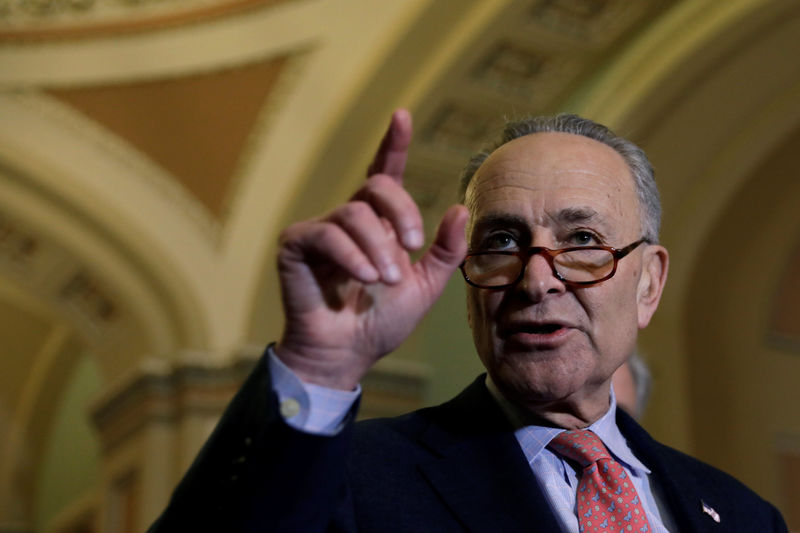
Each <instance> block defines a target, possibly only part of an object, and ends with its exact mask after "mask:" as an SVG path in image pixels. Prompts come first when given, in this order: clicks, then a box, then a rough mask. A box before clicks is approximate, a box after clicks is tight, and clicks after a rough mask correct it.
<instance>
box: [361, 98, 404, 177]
mask: <svg viewBox="0 0 800 533" xmlns="http://www.w3.org/2000/svg"><path fill="white" fill-rule="evenodd" d="M411 131H412V126H411V113H409V112H408V110H406V109H398V110H396V111H395V112H394V113H392V120H391V122H390V123H389V129H387V130H386V134H385V135H384V136H383V140H382V141H381V145H380V146H379V147H378V151H377V152H376V153H375V158H374V159H373V160H372V164H370V166H369V168H368V169H367V177H369V176H373V175H375V174H386V175H388V176H391V177H392V178H393V179H394V180H396V181H397V182H398V183H402V181H403V171H404V170H405V168H406V159H407V157H408V147H409V145H410V144H411Z"/></svg>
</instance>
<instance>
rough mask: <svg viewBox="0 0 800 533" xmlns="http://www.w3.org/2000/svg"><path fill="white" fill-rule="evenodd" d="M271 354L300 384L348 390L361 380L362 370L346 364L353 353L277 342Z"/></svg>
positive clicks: (351, 358)
mask: <svg viewBox="0 0 800 533" xmlns="http://www.w3.org/2000/svg"><path fill="white" fill-rule="evenodd" d="M273 350H274V353H275V356H276V357H277V358H278V359H280V360H281V362H282V363H283V364H284V365H286V366H287V367H288V368H289V369H291V371H292V372H294V374H295V375H296V376H297V377H298V378H300V381H302V382H303V383H308V384H313V385H319V386H322V387H328V388H331V389H338V390H343V391H352V390H354V389H355V388H356V387H357V386H358V383H359V382H360V381H361V377H362V376H363V375H364V374H365V373H366V369H365V370H364V371H361V370H360V369H359V368H358V365H354V364H352V363H350V361H352V360H353V359H354V357H353V354H339V353H334V351H332V350H319V349H309V348H306V347H300V348H296V347H294V346H292V345H290V344H289V343H284V342H283V341H281V342H280V343H278V344H276V345H275V346H274V348H273Z"/></svg>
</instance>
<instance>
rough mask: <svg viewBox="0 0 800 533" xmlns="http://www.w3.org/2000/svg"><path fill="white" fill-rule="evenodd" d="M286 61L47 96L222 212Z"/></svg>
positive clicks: (216, 212)
mask: <svg viewBox="0 0 800 533" xmlns="http://www.w3.org/2000/svg"><path fill="white" fill-rule="evenodd" d="M287 61H288V58H287V57H281V58H276V59H271V60H266V61H261V62H259V63H255V64H252V65H248V66H244V67H240V68H234V69H229V70H224V71H218V72H212V73H206V74H200V75H194V76H187V77H182V78H176V79H162V80H155V81H145V82H134V83H124V84H118V85H110V86H99V87H83V88H72V89H56V90H51V91H49V93H50V95H52V96H54V97H56V98H58V99H59V100H61V101H62V102H64V103H66V104H68V105H70V106H72V107H74V108H75V109H77V110H79V111H81V112H82V113H84V114H85V115H86V116H88V117H90V118H91V119H92V120H94V121H96V122H98V123H100V124H101V125H103V126H104V127H105V128H106V129H107V130H108V131H110V132H113V133H114V134H116V135H117V136H119V137H120V138H122V139H124V140H126V141H127V142H128V143H130V144H131V145H133V146H134V147H136V148H137V149H138V150H139V151H141V152H143V153H144V154H146V155H147V156H148V157H149V158H150V159H151V160H153V161H155V162H156V163H157V164H159V165H160V166H161V167H162V168H164V169H165V170H167V171H168V172H169V173H170V174H171V175H172V176H173V177H174V178H175V179H177V180H178V181H179V182H180V183H181V184H182V185H183V186H184V187H185V188H186V189H187V190H188V191H189V192H190V193H191V194H192V195H194V197H195V198H196V199H197V200H198V201H199V202H201V203H202V204H203V205H204V206H205V207H206V208H207V209H208V210H209V211H210V212H211V213H212V214H213V215H215V216H217V217H219V216H220V215H221V214H222V212H223V209H224V206H225V199H226V197H227V194H228V192H229V187H231V185H232V182H233V178H234V175H235V173H236V169H237V166H238V164H239V162H240V158H241V156H242V154H243V152H245V149H246V147H247V141H248V139H249V137H250V134H251V133H252V132H253V128H254V126H255V124H256V123H257V119H258V117H259V112H260V111H261V109H262V108H263V107H264V105H265V102H266V101H267V99H268V97H269V95H270V94H271V92H272V90H273V88H274V87H275V84H276V82H277V80H278V78H279V77H280V75H281V73H282V72H283V70H284V67H285V66H286V64H287Z"/></svg>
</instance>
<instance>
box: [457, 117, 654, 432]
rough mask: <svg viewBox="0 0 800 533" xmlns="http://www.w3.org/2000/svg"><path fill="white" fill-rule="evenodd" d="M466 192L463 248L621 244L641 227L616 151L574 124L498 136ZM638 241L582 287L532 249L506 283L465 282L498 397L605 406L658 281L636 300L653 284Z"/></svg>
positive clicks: (476, 332)
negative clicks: (574, 130)
mask: <svg viewBox="0 0 800 533" xmlns="http://www.w3.org/2000/svg"><path fill="white" fill-rule="evenodd" d="M465 203H466V205H467V207H468V208H469V210H470V215H471V216H470V223H469V226H468V228H467V234H468V235H467V238H468V241H469V245H470V250H471V251H477V250H487V249H496V250H506V249H526V248H528V247H530V246H544V247H547V248H551V249H559V248H566V247H571V246H590V245H604V246H612V247H615V248H622V247H624V246H627V245H629V244H630V243H632V242H634V241H636V240H638V239H640V238H641V237H642V234H641V224H640V216H639V203H638V201H637V197H636V192H635V189H634V184H633V178H632V177H631V174H630V171H629V169H628V167H627V165H626V164H625V161H624V160H623V159H622V157H621V156H620V155H619V154H617V153H616V152H615V151H614V150H613V149H611V148H610V147H608V146H606V145H604V144H602V143H599V142H597V141H594V140H592V139H588V138H586V137H582V136H578V135H571V134H566V133H538V134H533V135H527V136H524V137H521V138H519V139H516V140H514V141H512V142H510V143H508V144H505V145H503V146H502V147H500V148H499V149H498V150H496V151H495V152H494V153H493V154H492V155H491V156H490V157H489V158H488V159H487V160H486V162H484V164H483V165H482V166H481V167H480V169H478V172H477V173H476V174H475V176H474V177H473V179H472V182H471V183H470V185H469V188H468V189H467V195H466V202H465ZM647 248H649V247H648V246H647V245H642V246H639V247H638V248H636V249H635V250H634V251H633V252H631V253H630V255H628V256H627V257H625V258H624V259H622V260H621V261H620V262H619V264H618V266H617V272H616V274H615V275H614V277H612V278H611V279H609V280H607V281H604V282H602V283H600V284H597V285H594V286H591V287H584V288H575V287H570V286H567V285H565V284H564V283H562V282H561V281H559V280H558V279H557V278H556V277H555V276H554V275H553V272H552V269H551V268H550V266H549V265H548V264H547V262H546V261H545V259H544V258H543V257H542V256H540V255H535V256H533V257H532V258H531V259H530V260H529V261H528V263H527V266H526V270H525V276H524V277H523V279H522V280H521V281H520V282H519V283H517V284H516V285H515V286H513V287H510V288H507V289H501V290H487V289H478V288H475V287H471V286H470V287H469V288H468V293H467V304H468V312H469V321H470V326H471V328H472V333H473V337H474V340H475V345H476V348H477V350H478V354H479V355H480V358H481V360H482V361H483V364H484V366H485V367H486V369H487V370H488V372H489V374H490V375H491V377H492V379H493V380H494V382H495V383H496V384H497V386H498V387H499V388H500V390H501V391H502V392H503V394H504V395H505V396H506V397H507V398H508V399H509V400H512V401H514V402H516V403H518V404H520V405H523V406H527V407H530V408H533V409H534V410H535V409H536V408H537V407H538V406H548V405H567V406H571V407H569V408H568V410H570V409H573V410H576V411H580V412H581V413H582V414H581V416H584V417H589V418H591V417H593V416H594V415H595V414H597V413H589V412H588V411H591V410H595V411H596V410H598V409H599V410H600V411H601V412H602V411H604V410H605V409H606V408H607V407H608V384H609V380H610V378H611V375H612V374H613V373H614V370H615V369H616V368H617V367H618V366H619V365H620V364H621V363H622V362H623V361H624V360H625V359H626V358H627V357H628V355H630V353H631V352H632V351H633V349H634V345H635V341H636V336H637V331H638V328H640V327H644V326H645V325H646V324H647V322H648V321H649V319H650V316H651V315H652V312H653V311H655V306H656V305H657V302H658V296H660V286H659V287H658V290H657V292H658V294H657V295H656V298H655V303H654V304H653V302H652V301H651V300H652V298H650V300H648V303H647V305H644V304H643V301H644V299H643V298H642V296H643V295H645V293H646V292H647V291H648V290H649V291H652V288H649V289H647V288H646V287H645V286H646V285H647V283H646V280H642V272H643V266H645V269H644V270H645V276H644V277H645V278H648V279H649V278H650V277H652V275H653V274H654V273H656V271H654V270H652V269H649V268H647V267H646V265H645V263H644V262H643V260H644V261H647V258H648V257H649V256H652V255H653V254H652V253H649V251H645V250H646V249H647ZM655 248H659V249H660V250H663V249H662V248H661V247H655ZM659 253H660V252H656V255H658V254H659ZM665 254H666V252H665V251H664V256H663V257H662V258H661V259H663V260H664V265H663V267H664V269H666V264H665V261H666V255H665ZM650 259H652V257H650ZM661 281H662V283H663V279H662V280H661ZM645 296H646V295H645ZM650 296H651V297H652V294H650ZM603 402H604V403H603ZM600 404H602V405H600Z"/></svg>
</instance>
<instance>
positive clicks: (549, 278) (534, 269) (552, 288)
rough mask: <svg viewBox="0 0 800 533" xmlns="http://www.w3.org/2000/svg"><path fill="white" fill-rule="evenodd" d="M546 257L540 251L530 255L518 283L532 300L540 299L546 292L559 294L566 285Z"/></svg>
mask: <svg viewBox="0 0 800 533" xmlns="http://www.w3.org/2000/svg"><path fill="white" fill-rule="evenodd" d="M547 259H548V258H547V257H545V256H544V254H543V253H541V252H539V253H534V254H533V255H531V257H530V258H529V259H528V262H527V264H526V265H525V273H524V275H523V276H522V280H521V281H520V283H519V285H518V286H519V288H520V289H521V290H522V291H523V292H525V294H527V295H528V297H529V298H530V299H531V301H533V302H538V301H541V300H542V299H543V298H544V297H545V295H546V294H559V293H562V292H564V291H565V290H566V285H564V282H562V281H561V280H560V279H558V278H557V277H556V274H555V272H554V271H553V267H552V266H551V265H550V262H549V261H548V260H547Z"/></svg>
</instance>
